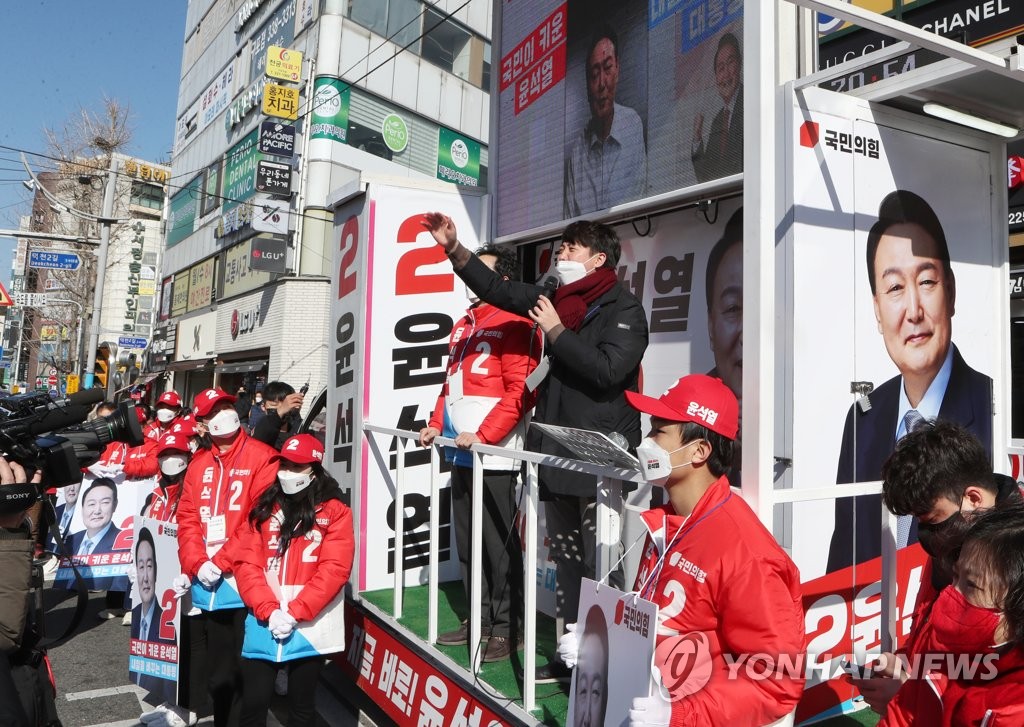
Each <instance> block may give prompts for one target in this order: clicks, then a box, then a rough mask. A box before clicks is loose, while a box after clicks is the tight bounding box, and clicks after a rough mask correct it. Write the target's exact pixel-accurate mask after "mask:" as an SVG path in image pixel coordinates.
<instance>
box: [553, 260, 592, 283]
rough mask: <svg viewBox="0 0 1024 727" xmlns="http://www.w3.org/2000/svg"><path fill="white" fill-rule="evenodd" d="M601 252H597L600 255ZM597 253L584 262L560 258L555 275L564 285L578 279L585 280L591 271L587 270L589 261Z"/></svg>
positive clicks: (556, 264)
mask: <svg viewBox="0 0 1024 727" xmlns="http://www.w3.org/2000/svg"><path fill="white" fill-rule="evenodd" d="M600 254H601V253H597V255H600ZM597 255H591V256H590V257H588V258H587V259H586V260H584V261H583V262H581V263H580V262H576V261H575V260H559V261H558V262H556V263H555V275H557V276H558V282H559V283H561V284H562V285H569V284H570V283H575V282H576V281H577V280H583V278H585V277H586V276H587V273H588V272H590V271H589V270H587V263H589V262H590V261H591V260H593V259H594V258H595V257H597Z"/></svg>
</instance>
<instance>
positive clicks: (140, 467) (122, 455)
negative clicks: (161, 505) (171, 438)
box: [99, 439, 160, 480]
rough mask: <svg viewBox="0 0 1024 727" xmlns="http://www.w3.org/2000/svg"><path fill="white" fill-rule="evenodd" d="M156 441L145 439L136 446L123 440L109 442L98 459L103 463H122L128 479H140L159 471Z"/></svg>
mask: <svg viewBox="0 0 1024 727" xmlns="http://www.w3.org/2000/svg"><path fill="white" fill-rule="evenodd" d="M156 445H157V443H156V441H154V440H150V439H147V440H146V441H145V442H143V443H142V444H141V445H139V446H138V447H129V446H128V445H127V444H125V443H124V442H110V443H109V444H108V445H107V447H106V449H104V450H103V454H101V455H100V459H99V461H100V462H102V463H103V464H120V465H124V476H125V478H126V479H129V480H142V479H145V478H147V477H152V476H153V475H155V474H157V473H158V472H159V471H160V463H159V462H157V459H156Z"/></svg>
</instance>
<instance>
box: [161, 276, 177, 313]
mask: <svg viewBox="0 0 1024 727" xmlns="http://www.w3.org/2000/svg"><path fill="white" fill-rule="evenodd" d="M173 290H174V276H173V275H172V276H170V277H167V278H164V282H163V283H161V284H160V320H162V321H166V320H167V319H168V318H170V317H171V297H172V295H173Z"/></svg>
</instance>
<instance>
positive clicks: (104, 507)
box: [54, 474, 153, 591]
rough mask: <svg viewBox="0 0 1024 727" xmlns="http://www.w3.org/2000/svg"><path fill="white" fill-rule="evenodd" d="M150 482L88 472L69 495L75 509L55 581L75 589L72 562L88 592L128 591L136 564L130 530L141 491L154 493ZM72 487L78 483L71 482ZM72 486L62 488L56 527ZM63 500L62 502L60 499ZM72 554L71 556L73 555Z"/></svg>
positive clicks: (70, 520)
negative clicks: (111, 477) (133, 558)
mask: <svg viewBox="0 0 1024 727" xmlns="http://www.w3.org/2000/svg"><path fill="white" fill-rule="evenodd" d="M152 487H153V481H152V480H125V479H124V477H123V475H119V476H118V477H116V478H115V479H109V478H105V477H95V476H93V475H91V474H86V475H85V476H84V477H83V478H82V481H81V483H80V484H79V485H78V488H77V490H76V491H75V492H74V494H73V495H71V497H72V498H73V499H74V503H73V504H74V512H73V513H72V514H71V516H70V518H69V519H68V522H67V534H66V535H64V536H63V537H64V543H65V546H66V548H67V553H62V554H61V560H60V564H59V566H58V568H57V574H56V576H55V579H54V585H55V586H56V587H58V588H74V587H75V575H74V572H73V571H72V568H71V561H72V560H73V561H74V564H75V566H76V567H77V569H78V572H79V574H80V575H81V576H82V579H83V580H84V581H85V584H86V587H87V588H89V589H90V590H99V591H127V590H128V589H129V585H130V584H129V581H128V570H129V568H130V567H131V563H132V536H133V533H132V528H133V522H134V515H135V512H136V504H137V498H138V493H139V491H140V489H141V490H144V491H147V492H148V491H150V490H151V489H152ZM70 488H71V489H73V488H74V486H73V485H72V486H70ZM68 491H69V487H64V488H61V490H60V491H58V508H60V507H61V506H62V505H63V507H64V509H63V510H62V511H59V512H58V521H57V522H58V527H59V526H60V523H61V520H62V519H63V518H64V515H65V514H66V512H67V507H68V505H69V492H68ZM62 500H63V502H62ZM69 556H70V559H69Z"/></svg>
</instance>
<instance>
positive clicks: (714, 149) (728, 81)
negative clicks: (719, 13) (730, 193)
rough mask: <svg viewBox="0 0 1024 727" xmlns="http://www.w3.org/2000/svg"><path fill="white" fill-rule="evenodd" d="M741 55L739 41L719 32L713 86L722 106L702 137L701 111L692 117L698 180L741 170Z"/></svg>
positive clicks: (693, 159)
mask: <svg viewBox="0 0 1024 727" xmlns="http://www.w3.org/2000/svg"><path fill="white" fill-rule="evenodd" d="M742 80H743V56H742V55H741V53H740V42H739V40H738V39H737V38H736V36H735V35H734V34H732V33H723V34H722V37H721V38H719V39H718V48H717V49H716V50H715V88H717V90H718V95H719V97H720V98H721V100H722V107H721V108H720V109H719V110H718V113H716V114H715V117H714V118H713V119H712V120H711V128H710V130H709V131H708V135H707V139H705V138H704V114H702V113H698V114H697V115H696V116H695V117H694V119H693V149H692V150H691V154H690V160H691V161H692V162H693V171H694V174H696V176H697V181H698V182H707V181H710V180H712V179H718V178H720V177H727V176H729V175H730V174H738V173H739V172H742V171H743V84H742Z"/></svg>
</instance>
